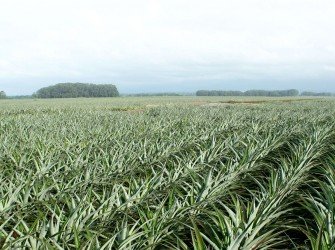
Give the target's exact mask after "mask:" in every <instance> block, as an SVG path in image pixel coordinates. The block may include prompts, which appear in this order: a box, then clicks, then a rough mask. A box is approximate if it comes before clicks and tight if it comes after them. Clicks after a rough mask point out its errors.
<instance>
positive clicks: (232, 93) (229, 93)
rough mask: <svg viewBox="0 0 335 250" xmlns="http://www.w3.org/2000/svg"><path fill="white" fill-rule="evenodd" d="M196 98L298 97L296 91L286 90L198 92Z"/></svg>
mask: <svg viewBox="0 0 335 250" xmlns="http://www.w3.org/2000/svg"><path fill="white" fill-rule="evenodd" d="M196 95H197V96H298V95H299V91H298V90H296V89H288V90H248V91H245V92H242V91H223V90H198V91H197V92H196Z"/></svg>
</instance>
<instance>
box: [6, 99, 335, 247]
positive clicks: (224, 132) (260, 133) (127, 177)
mask: <svg viewBox="0 0 335 250" xmlns="http://www.w3.org/2000/svg"><path fill="white" fill-rule="evenodd" d="M0 183H1V187H0V246H1V247H3V248H4V249H12V248H29V249H206V248H207V249H293V248H300V249H335V248H334V245H335V100H334V99H303V98H295V99H287V98H228V97H225V98H222V97H149V98H143V97H139V98H135V97H132V98H115V99H113V98H111V99H63V100H59V99H58V100H4V101H3V100H1V101H0Z"/></svg>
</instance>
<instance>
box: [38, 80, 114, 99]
mask: <svg viewBox="0 0 335 250" xmlns="http://www.w3.org/2000/svg"><path fill="white" fill-rule="evenodd" d="M35 96H36V97H37V98H77V97H116V96H119V92H118V90H117V88H116V86H115V85H113V84H88V83H58V84H56V85H52V86H49V87H45V88H41V89H39V90H38V91H37V92H36V94H35Z"/></svg>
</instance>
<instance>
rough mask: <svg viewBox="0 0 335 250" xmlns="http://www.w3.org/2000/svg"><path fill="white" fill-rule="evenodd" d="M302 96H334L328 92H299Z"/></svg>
mask: <svg viewBox="0 0 335 250" xmlns="http://www.w3.org/2000/svg"><path fill="white" fill-rule="evenodd" d="M300 95H302V96H333V95H334V94H332V93H329V92H319V93H318V92H308V91H304V92H301V94H300Z"/></svg>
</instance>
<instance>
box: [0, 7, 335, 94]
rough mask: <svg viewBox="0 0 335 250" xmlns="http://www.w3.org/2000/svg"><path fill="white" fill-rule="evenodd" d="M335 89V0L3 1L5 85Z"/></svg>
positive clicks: (23, 88)
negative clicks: (74, 83) (83, 83)
mask: <svg viewBox="0 0 335 250" xmlns="http://www.w3.org/2000/svg"><path fill="white" fill-rule="evenodd" d="M58 82H92V83H115V84H116V85H117V87H118V88H119V90H120V91H121V92H123V93H131V92H149V91H150V92H158V91H189V92H190V91H194V90H197V89H226V90H228V89H234V90H235V89H240V90H245V89H255V88H263V89H285V88H298V89H300V90H319V91H335V1H334V0H263V1H261V0H234V1H232V0H206V1H204V0H202V1H200V0H142V1H138V0H132V1H130V0H119V1H115V0H94V1H93V0H91V1H86V0H57V1H54V0H29V1H22V0H1V1H0V90H5V91H6V92H7V94H10V95H16V94H31V93H33V92H34V91H36V90H37V89H39V88H40V87H43V86H48V85H50V84H55V83H58Z"/></svg>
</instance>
